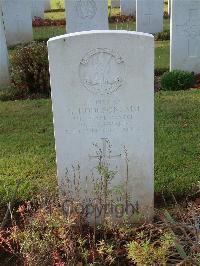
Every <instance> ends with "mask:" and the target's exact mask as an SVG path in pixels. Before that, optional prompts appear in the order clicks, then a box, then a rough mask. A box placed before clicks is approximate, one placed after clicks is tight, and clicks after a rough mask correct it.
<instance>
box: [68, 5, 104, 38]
mask: <svg viewBox="0 0 200 266" xmlns="http://www.w3.org/2000/svg"><path fill="white" fill-rule="evenodd" d="M65 7H66V11H65V12H66V18H67V20H66V21H67V23H66V27H67V32H68V33H71V32H79V31H88V30H107V29H108V1H106V0H101V1H99V0H65Z"/></svg>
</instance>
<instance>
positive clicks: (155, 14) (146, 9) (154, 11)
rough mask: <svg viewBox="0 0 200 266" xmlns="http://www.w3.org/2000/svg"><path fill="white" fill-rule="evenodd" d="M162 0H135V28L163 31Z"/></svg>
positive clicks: (142, 30) (153, 31)
mask: <svg viewBox="0 0 200 266" xmlns="http://www.w3.org/2000/svg"><path fill="white" fill-rule="evenodd" d="M163 11H164V2H163V0H136V30H137V31H139V32H147V33H156V32H161V31H163Z"/></svg>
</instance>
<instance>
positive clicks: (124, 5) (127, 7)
mask: <svg viewBox="0 0 200 266" xmlns="http://www.w3.org/2000/svg"><path fill="white" fill-rule="evenodd" d="M135 13H136V0H121V14H122V15H125V16H132V15H135Z"/></svg>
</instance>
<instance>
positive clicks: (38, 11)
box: [32, 0, 45, 19]
mask: <svg viewBox="0 0 200 266" xmlns="http://www.w3.org/2000/svg"><path fill="white" fill-rule="evenodd" d="M44 9H45V2H44V0H32V18H35V17H36V18H42V19H44Z"/></svg>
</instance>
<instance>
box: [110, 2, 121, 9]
mask: <svg viewBox="0 0 200 266" xmlns="http://www.w3.org/2000/svg"><path fill="white" fill-rule="evenodd" d="M111 6H112V7H114V8H117V7H120V0H112V1H111Z"/></svg>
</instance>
